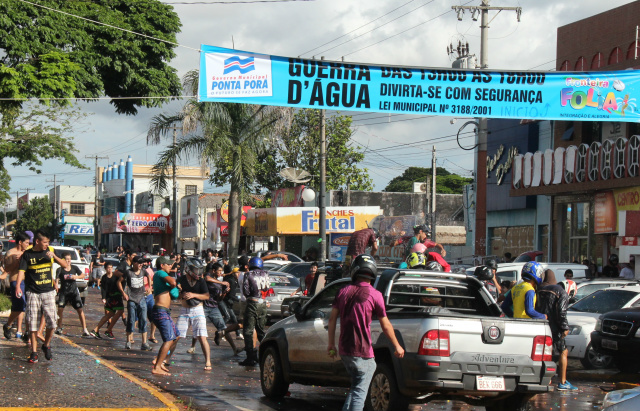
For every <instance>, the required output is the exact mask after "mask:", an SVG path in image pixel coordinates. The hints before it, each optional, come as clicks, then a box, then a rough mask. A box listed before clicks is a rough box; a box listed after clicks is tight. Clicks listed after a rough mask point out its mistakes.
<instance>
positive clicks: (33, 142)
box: [0, 104, 86, 204]
mask: <svg viewBox="0 0 640 411" xmlns="http://www.w3.org/2000/svg"><path fill="white" fill-rule="evenodd" d="M84 116H85V115H84V114H82V113H81V112H79V111H78V110H75V109H72V108H69V107H53V106H50V107H48V106H45V105H39V104H30V105H29V106H28V107H27V108H26V109H20V108H17V107H14V108H11V109H9V110H7V111H5V116H3V118H2V122H1V123H0V204H1V203H4V202H6V201H7V200H9V198H10V196H9V189H10V183H11V177H10V175H9V172H8V170H7V168H6V165H7V164H5V161H11V163H10V165H12V166H19V165H23V166H27V167H29V169H30V170H31V171H34V172H36V173H40V172H41V171H42V170H41V166H42V160H48V159H60V160H62V161H63V162H64V163H65V164H68V165H70V166H73V167H78V168H86V167H85V166H83V165H82V164H81V163H80V162H79V161H78V159H77V158H76V156H75V155H74V153H75V152H76V151H77V150H76V149H75V145H74V143H73V138H72V137H69V135H70V134H71V133H72V132H73V127H74V125H75V124H77V123H78V122H79V121H81V120H82V119H83V118H84Z"/></svg>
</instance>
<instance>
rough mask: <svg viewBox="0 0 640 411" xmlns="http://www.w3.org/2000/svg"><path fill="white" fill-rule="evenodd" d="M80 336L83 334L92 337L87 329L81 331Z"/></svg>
mask: <svg viewBox="0 0 640 411" xmlns="http://www.w3.org/2000/svg"><path fill="white" fill-rule="evenodd" d="M82 336H83V337H93V335H92V334H91V333H90V332H89V331H87V330H84V331H83V332H82Z"/></svg>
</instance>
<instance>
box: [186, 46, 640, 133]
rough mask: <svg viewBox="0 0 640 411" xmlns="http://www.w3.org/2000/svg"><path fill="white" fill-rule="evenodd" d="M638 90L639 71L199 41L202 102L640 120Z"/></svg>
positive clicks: (396, 111)
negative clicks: (509, 65) (431, 64)
mask: <svg viewBox="0 0 640 411" xmlns="http://www.w3.org/2000/svg"><path fill="white" fill-rule="evenodd" d="M638 94H640V72H639V71H638V70H624V71H598V72H532V71H525V72H514V71H494V70H482V71H481V70H457V69H441V68H420V67H398V66H378V65H372V64H355V63H344V62H332V61H319V60H305V59H300V58H288V57H280V56H269V55H264V54H256V53H251V52H244V51H238V50H232V49H225V48H220V47H214V46H207V45H202V53H201V57H200V84H199V92H198V99H199V101H222V102H230V103H247V104H264V105H272V106H290V107H307V108H318V109H322V108H324V109H330V110H354V111H364V112H378V113H402V114H414V115H415V114H423V115H430V116H434V115H440V116H457V117H462V116H466V117H488V118H512V119H523V118H524V119H540V120H578V121H628V122H638V121H640V115H639V113H638V110H637V106H636V104H637V100H636V99H637V97H638Z"/></svg>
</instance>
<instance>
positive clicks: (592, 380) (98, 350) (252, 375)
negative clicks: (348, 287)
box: [0, 288, 639, 411]
mask: <svg viewBox="0 0 640 411" xmlns="http://www.w3.org/2000/svg"><path fill="white" fill-rule="evenodd" d="M87 303H88V306H87V308H86V315H87V323H88V327H89V328H90V329H91V328H92V327H93V326H94V325H95V324H96V323H97V322H98V320H99V319H100V317H101V316H102V314H103V311H102V305H101V303H100V301H99V291H98V289H97V288H96V289H90V292H89V297H88V301H87ZM179 311H180V307H179V306H178V305H176V306H175V309H174V310H173V316H174V318H175V317H177V315H178V313H179ZM63 326H64V329H65V333H66V334H67V336H68V337H69V338H70V339H71V340H72V341H73V342H75V343H76V344H78V345H79V346H81V347H83V348H85V349H87V350H90V351H91V352H93V353H95V354H97V355H99V356H100V357H102V358H104V359H106V360H109V361H110V362H112V363H113V364H115V365H117V366H118V367H119V368H121V369H123V370H125V371H128V372H129V373H131V374H133V375H135V376H136V377H138V378H140V379H141V380H144V381H146V382H149V383H151V384H154V385H155V386H157V387H159V388H161V389H163V390H166V391H167V392H169V393H171V394H173V395H175V396H176V397H178V398H179V399H180V401H181V402H182V403H183V404H188V405H191V407H192V408H193V409H197V410H215V411H217V410H256V411H263V410H264V411H271V410H305V411H319V410H340V409H341V408H342V404H343V402H344V399H345V395H346V392H347V390H346V389H343V388H331V387H319V386H304V385H299V384H292V385H291V387H290V389H289V391H290V396H288V397H286V398H285V399H284V400H282V401H281V402H274V401H271V400H269V399H267V398H265V397H264V396H263V395H262V391H261V388H260V378H259V368H258V367H241V366H239V365H238V364H237V363H238V361H241V360H242V359H244V353H242V354H240V356H238V357H234V356H233V352H232V351H231V348H230V346H229V345H228V343H227V342H226V341H224V340H223V341H222V342H221V344H220V346H216V345H215V344H214V342H213V335H214V334H213V333H214V328H213V327H212V326H210V325H209V328H208V329H209V336H210V338H209V343H210V346H211V362H212V364H213V371H205V370H204V369H203V367H204V356H203V355H202V351H201V348H200V346H199V345H197V346H196V353H195V354H188V353H187V352H186V351H187V349H188V348H189V347H190V343H191V341H190V339H188V340H186V339H181V340H180V342H179V344H178V348H177V350H176V353H175V355H174V356H173V358H172V364H171V365H170V371H171V373H172V376H170V377H160V376H155V375H152V374H151V361H152V359H153V358H154V356H155V354H156V352H157V350H158V348H159V344H152V346H153V348H154V351H152V352H145V351H141V350H140V336H139V334H137V333H134V337H135V341H136V342H135V344H134V345H133V349H132V350H125V349H124V343H125V330H124V324H123V323H122V322H121V321H120V322H119V324H118V325H116V327H115V328H114V334H115V337H116V339H115V340H96V339H93V338H82V337H79V336H78V335H79V334H80V332H81V330H80V327H79V326H78V317H77V315H76V314H75V312H74V311H73V310H72V309H71V307H68V308H66V309H65V318H64V322H63ZM157 337H158V338H159V333H158V334H157ZM236 343H237V344H238V345H239V346H240V347H242V345H243V342H242V341H241V340H236ZM61 345H62V343H61V342H59V340H58V342H56V343H55V346H56V347H57V346H61ZM0 361H4V360H0ZM54 362H55V361H54ZM87 362H89V361H87ZM94 363H95V361H94ZM22 365H28V364H26V363H24V364H22ZM38 365H42V364H38ZM50 366H53V365H50ZM570 371H571V372H570V373H569V379H570V381H571V382H572V383H573V384H574V385H576V386H578V387H579V388H580V390H579V391H578V392H572V393H567V392H551V393H547V394H542V395H537V396H536V397H535V398H534V399H533V400H532V402H531V405H532V409H533V410H538V411H542V410H546V411H565V410H566V411H576V410H600V409H601V405H602V400H603V398H604V395H605V394H606V393H605V392H604V391H603V389H602V388H604V389H607V390H611V389H613V383H614V382H615V381H617V380H619V379H620V378H624V380H625V381H628V382H634V381H632V380H633V379H634V378H635V379H636V381H635V382H639V381H637V377H638V376H637V375H636V376H625V377H617V376H616V374H615V373H616V371H615V370H609V371H604V372H600V373H589V372H584V371H582V370H581V367H580V365H579V363H578V362H573V361H571V362H570ZM63 372H64V371H63ZM1 375H5V376H6V375H7V373H2V374H1ZM572 377H573V378H574V379H571V378H572ZM114 378H115V377H114ZM575 378H579V379H578V380H576V379H575ZM2 381H4V380H2ZM96 383H97V381H96ZM105 383H107V382H106V381H105ZM601 387H602V388H601ZM4 391H5V390H4V388H3V392H4ZM89 391H90V390H89ZM112 392H118V393H122V392H123V391H122V390H114V391H112ZM23 398H24V397H23ZM109 400H111V398H109ZM0 405H1V404H0ZM412 410H413V411H418V410H460V411H482V410H484V407H474V406H469V405H467V404H464V403H463V402H459V401H433V402H431V403H429V404H425V405H415V406H412Z"/></svg>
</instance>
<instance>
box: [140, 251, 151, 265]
mask: <svg viewBox="0 0 640 411" xmlns="http://www.w3.org/2000/svg"><path fill="white" fill-rule="evenodd" d="M142 258H143V259H144V261H145V262H147V263H150V262H151V254H149V253H144V254H142Z"/></svg>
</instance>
